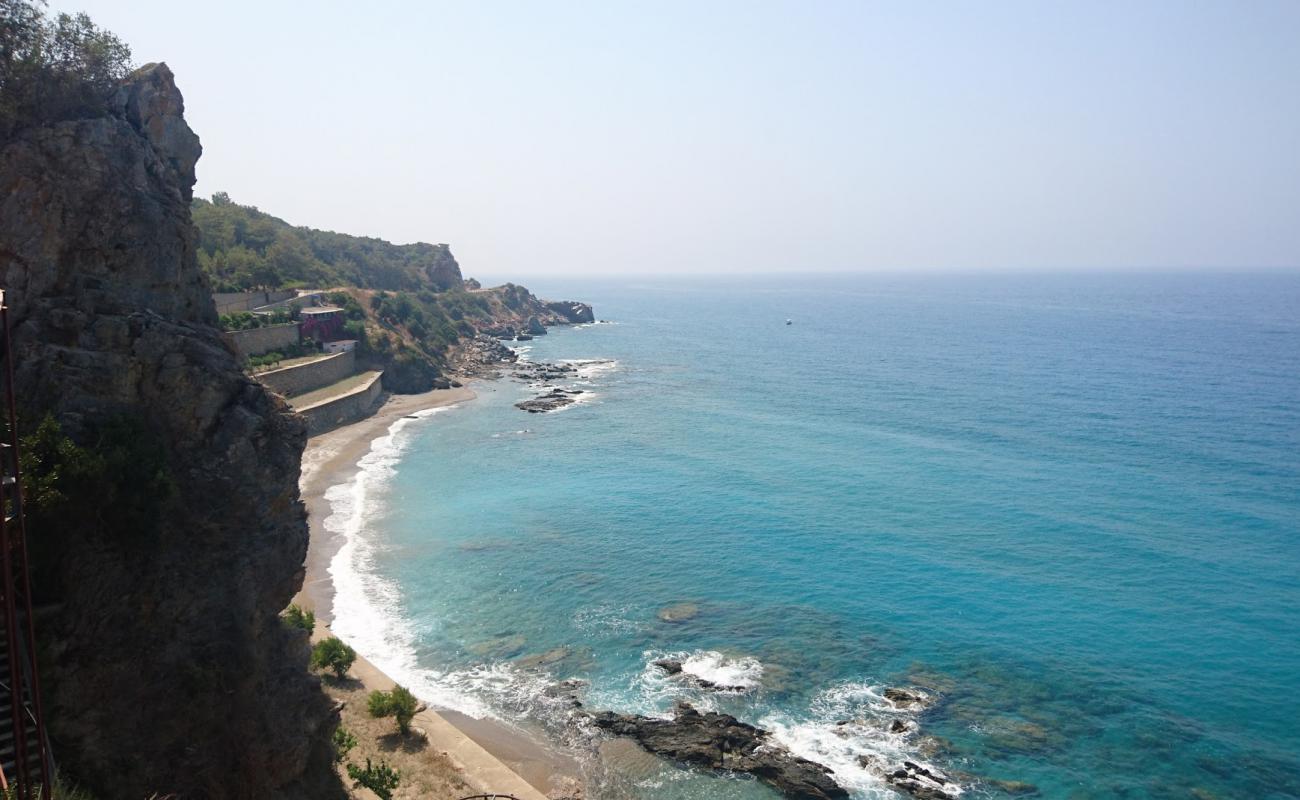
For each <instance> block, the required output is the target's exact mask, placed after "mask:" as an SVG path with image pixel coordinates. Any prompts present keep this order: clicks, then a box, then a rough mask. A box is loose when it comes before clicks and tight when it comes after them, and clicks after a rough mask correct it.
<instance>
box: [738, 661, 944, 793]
mask: <svg viewBox="0 0 1300 800" xmlns="http://www.w3.org/2000/svg"><path fill="white" fill-rule="evenodd" d="M882 691H883V689H882V687H880V686H875V685H870V684H866V683H843V684H839V685H836V686H833V687H831V688H829V689H826V690H824V691H822V692H820V693H819V694H818V695H817V696H815V697H814V698H813V700H812V702H811V703H810V705H809V709H808V713H807V715H806V716H803V717H801V718H796V717H794V716H792V715H790V714H787V713H784V712H773V713H770V714H768V715H767V716H765V717H764V718H763V719H761V720H760V721H759V723H758V724H759V727H762V728H766V729H767V730H770V731H771V732H772V736H773V738H774V739H775V740H776V741H777V742H779V743H781V744H782V745H784V746H785V747H787V748H788V749H789V750H790V751H791V752H792V753H794V754H795V755H798V756H802V757H803V758H806V759H809V760H810V761H815V762H817V763H819V764H823V765H825V766H827V767H829V768H830V769H832V770H833V771H834V772H835V780H836V782H838V783H839V784H840V785H841V786H843V787H844V788H845V789H848V790H849V791H850V792H851V793H853V794H854V796H856V797H862V798H871V800H876V799H877V798H880V799H881V800H884V799H885V798H890V799H891V800H892V799H893V798H897V796H898V794H897V792H896V791H895V790H893V789H891V788H890V786H889V784H888V783H886V782H885V780H884V775H885V774H886V773H887V772H888V771H890V770H892V769H894V768H896V767H898V766H899V765H901V764H902V762H903V761H911V762H913V763H915V764H919V765H921V766H922V767H925V768H927V769H929V770H930V771H931V772H933V773H935V774H936V775H939V774H943V772H942V770H941V769H940V768H938V767H935V766H933V765H931V764H928V763H927V762H926V761H925V760H924V759H922V758H921V757H920V756H919V755H918V754H917V752H916V749H915V746H914V744H913V742H912V741H911V740H910V739H909V736H910V732H911V731H912V730H913V726H911V725H909V726H908V730H907V731H903V732H899V733H893V732H891V731H890V723H891V722H893V721H894V720H903V721H905V722H906V721H908V720H909V719H910V716H909V715H908V714H907V713H906V712H905V711H903V710H900V709H899V708H898V707H897V706H896V705H895V704H893V703H891V702H890V701H889V700H886V699H885V697H884V695H883V694H882ZM864 761H865V762H866V763H865V764H864ZM937 788H942V789H943V791H945V792H947V793H948V794H950V795H960V794H961V793H962V789H961V787H960V786H959V785H958V784H957V783H956V782H949V783H946V784H943V785H942V786H941V787H937Z"/></svg>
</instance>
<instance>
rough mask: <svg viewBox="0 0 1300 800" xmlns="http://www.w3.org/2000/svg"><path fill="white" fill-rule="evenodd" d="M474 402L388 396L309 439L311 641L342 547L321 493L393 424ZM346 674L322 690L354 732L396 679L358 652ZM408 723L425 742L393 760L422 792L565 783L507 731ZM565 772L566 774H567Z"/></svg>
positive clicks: (551, 764) (440, 716) (305, 493)
mask: <svg viewBox="0 0 1300 800" xmlns="http://www.w3.org/2000/svg"><path fill="white" fill-rule="evenodd" d="M474 398H475V394H474V391H473V389H472V388H470V387H468V386H466V387H457V388H451V389H435V390H432V391H429V392H425V393H423V394H417V395H392V396H389V397H387V398H386V400H385V402H384V404H383V405H382V407H381V408H380V409H379V410H378V411H376V412H375V413H374V414H373V415H371V416H369V417H366V418H364V419H361V420H358V421H356V422H354V423H351V424H348V425H344V426H340V427H338V428H335V429H333V430H330V431H327V432H325V433H322V434H318V435H317V436H314V437H312V438H311V439H309V440H308V444H307V448H306V449H305V450H304V452H303V470H302V477H301V482H300V486H301V492H302V498H303V501H304V503H305V504H306V506H307V513H308V520H309V524H310V526H311V544H310V546H309V549H308V554H307V561H306V565H305V572H304V580H303V588H302V591H301V592H300V593H299V595H298V597H297V598H295V602H296V603H297V604H298V605H299V606H300V607H302V608H304V609H308V610H311V611H313V612H314V613H315V614H316V620H317V627H316V631H315V632H314V633H313V635H312V641H313V642H316V641H319V640H320V639H323V638H325V637H328V636H331V635H333V634H332V631H331V630H330V626H329V623H330V620H331V619H332V612H333V603H334V590H333V584H332V581H331V578H330V575H329V568H330V562H331V561H332V560H333V559H334V558H335V557H336V555H337V554H338V551H339V548H340V547H342V546H343V544H344V541H343V537H341V536H340V535H338V534H336V533H332V532H331V531H330V530H328V529H327V528H326V527H325V525H324V521H325V520H326V519H328V518H329V517H330V515H331V513H332V512H331V509H330V506H329V501H328V500H327V499H326V497H325V495H326V492H327V491H328V490H329V489H330V488H331V487H335V486H341V485H347V484H348V482H349V481H351V480H354V479H355V478H356V475H357V472H358V470H359V463H360V462H361V460H362V459H363V458H364V457H365V456H366V455H367V454H368V453H369V452H370V451H371V448H372V446H373V445H374V442H375V440H376V439H380V438H382V437H385V436H389V435H391V429H392V427H393V425H394V424H395V423H396V422H397V421H398V420H401V419H406V418H411V417H413V416H417V415H420V414H427V413H430V412H434V411H436V410H437V409H443V408H447V407H450V406H452V405H456V404H460V403H469V402H472V401H473V400H474ZM349 676H350V678H352V679H354V681H349V682H347V684H346V689H344V688H342V687H340V686H339V685H337V683H336V682H332V681H330V680H329V679H326V685H327V687H328V688H327V690H328V691H330V692H331V694H333V695H334V696H335V698H336V699H339V697H340V695H344V696H346V700H347V702H349V704H350V705H351V706H353V713H351V714H349V715H348V717H349V718H348V719H347V721H346V722H345V723H344V724H345V726H351V729H353V730H356V729H357V727H358V725H365V723H364V722H363V721H362V720H363V719H364V714H365V711H364V705H365V696H366V695H367V694H368V693H369V692H370V691H373V690H385V691H386V690H388V689H391V688H392V687H393V686H394V685H395V683H396V682H395V681H394V680H393V679H392V678H390V677H389V676H388V675H386V674H384V672H383V671H381V670H380V669H379V668H377V667H376V666H375V665H373V664H372V663H370V661H368V660H367V659H366V658H365V656H364V655H362V654H358V656H357V660H356V662H355V663H354V665H353V667H352V669H351V671H350V675H349ZM381 723H383V724H381ZM413 725H414V726H415V727H416V728H417V729H418V730H419V731H420V732H422V734H423V737H424V738H425V741H426V742H427V744H426V745H424V746H421V747H419V748H418V749H417V750H415V751H414V752H413V753H410V752H408V754H407V757H406V758H405V760H404V763H403V762H398V763H400V764H401V769H402V770H403V775H404V777H405V780H406V781H408V782H413V783H414V784H415V785H416V786H419V787H420V788H421V789H422V790H423V791H426V792H427V791H433V792H437V793H438V794H437V795H436V796H460V795H469V794H477V793H500V794H511V795H514V796H516V797H518V798H520V800H544V798H545V797H546V796H547V795H546V793H545V792H546V791H547V790H550V789H553V788H554V787H555V786H556V785H557V784H558V785H564V781H565V780H566V779H567V778H566V766H567V765H566V764H565V763H564V760H563V758H562V757H561V756H559V755H558V754H555V753H553V752H549V751H547V750H545V749H544V748H542V747H541V746H539V745H538V743H537V742H535V741H533V740H531V739H529V738H527V737H524V736H522V735H521V734H519V733H518V732H517V731H513V730H511V729H509V728H507V727H505V726H501V725H495V724H493V723H492V722H490V721H480V720H475V719H473V718H471V717H467V716H464V715H459V714H455V713H454V712H451V713H439V712H438V711H436V710H433V709H430V708H427V707H426V708H424V709H423V710H421V712H420V713H419V714H417V715H416V717H415V720H414V722H413ZM366 727H367V728H372V729H386V728H387V727H389V725H388V724H387V723H384V721H383V720H379V721H376V722H375V723H372V724H370V725H367V726H366ZM419 738H420V737H419V736H418V735H417V736H416V737H415V739H416V740H418V739H419ZM395 749H396V748H391V749H389V751H388V752H383V750H382V748H381V751H380V752H378V753H376V754H375V756H376V758H384V757H386V758H388V759H389V760H393V751H394V750H395ZM359 752H364V750H362V751H359ZM361 757H364V755H363V756H361ZM568 774H570V775H571V774H572V769H569V770H568ZM524 776H527V777H524ZM539 786H540V787H545V788H538V787H539Z"/></svg>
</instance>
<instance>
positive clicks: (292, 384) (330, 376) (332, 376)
mask: <svg viewBox="0 0 1300 800" xmlns="http://www.w3.org/2000/svg"><path fill="white" fill-rule="evenodd" d="M356 370H357V352H356V351H355V350H348V351H346V352H343V353H336V354H335V355H332V356H326V357H325V358H322V359H318V360H316V361H309V362H307V363H306V364H295V365H294V366H292V367H281V368H280V369H273V370H270V371H268V372H262V373H259V374H258V375H256V376H255V377H256V378H257V379H258V380H259V381H261V382H262V383H263V384H264V385H265V386H268V387H270V389H271V391H274V392H278V393H280V394H282V395H284V396H285V397H292V396H294V395H296V394H302V393H303V392H310V391H311V390H313V389H319V388H321V387H322V386H329V385H330V384H331V383H338V382H339V381H341V380H343V379H344V378H346V377H348V376H349V375H351V374H352V373H354V372H356Z"/></svg>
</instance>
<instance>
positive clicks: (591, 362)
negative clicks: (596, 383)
mask: <svg viewBox="0 0 1300 800" xmlns="http://www.w3.org/2000/svg"><path fill="white" fill-rule="evenodd" d="M558 363H560V364H567V365H569V366H571V367H574V368H575V369H576V370H577V371H576V372H575V374H576V375H577V376H578V377H579V378H580V379H582V380H584V381H590V380H592V379H594V378H595V377H596V376H597V375H601V374H603V373H606V372H611V371H613V370H616V369H618V367H619V363H618V361H617V360H616V359H612V358H562V359H560V361H559V362H558Z"/></svg>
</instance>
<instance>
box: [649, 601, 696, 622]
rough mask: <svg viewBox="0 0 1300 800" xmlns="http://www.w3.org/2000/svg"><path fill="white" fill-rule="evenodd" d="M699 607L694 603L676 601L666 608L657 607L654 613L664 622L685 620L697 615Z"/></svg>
mask: <svg viewBox="0 0 1300 800" xmlns="http://www.w3.org/2000/svg"><path fill="white" fill-rule="evenodd" d="M699 614H700V607H699V606H698V605H696V604H695V603H677V604H676V605H671V606H668V607H666V608H661V609H659V613H658V614H657V615H656V616H658V617H659V619H661V620H663V621H664V622H685V621H686V620H688V619H694V618H695V617H697V616H699Z"/></svg>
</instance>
